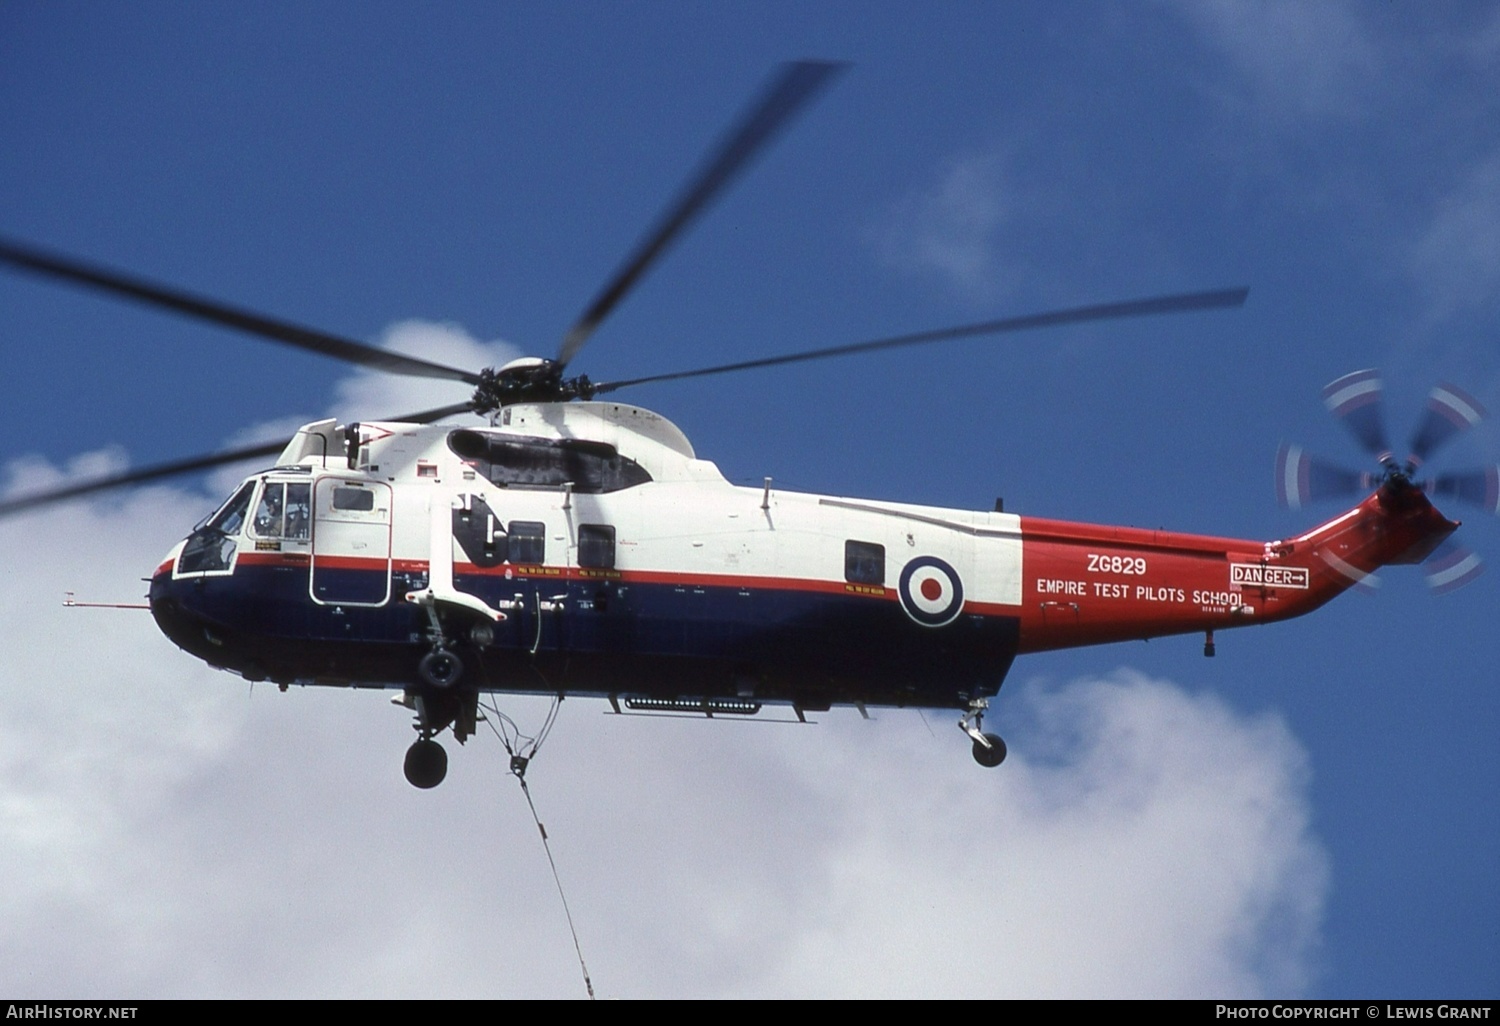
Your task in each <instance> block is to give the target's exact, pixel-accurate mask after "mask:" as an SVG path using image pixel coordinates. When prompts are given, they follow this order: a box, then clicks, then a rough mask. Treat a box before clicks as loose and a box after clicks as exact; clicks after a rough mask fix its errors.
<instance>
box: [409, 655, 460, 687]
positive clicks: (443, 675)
mask: <svg viewBox="0 0 1500 1026" xmlns="http://www.w3.org/2000/svg"><path fill="white" fill-rule="evenodd" d="M417 672H418V673H420V674H421V675H422V679H423V680H425V681H426V682H427V683H429V684H431V685H432V686H433V687H435V688H447V687H452V686H453V684H454V682H456V681H457V680H458V678H459V677H461V676H463V672H464V664H463V661H462V660H460V659H459V658H458V656H456V655H454V654H453V653H452V652H450V651H448V650H447V649H446V648H435V649H433V650H432V651H431V652H428V653H427V654H426V655H424V656H423V657H422V661H421V662H420V663H418V664H417Z"/></svg>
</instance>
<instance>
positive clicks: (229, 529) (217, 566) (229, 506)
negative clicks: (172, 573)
mask: <svg viewBox="0 0 1500 1026" xmlns="http://www.w3.org/2000/svg"><path fill="white" fill-rule="evenodd" d="M255 484H256V483H255V482H254V481H246V482H245V483H244V484H242V485H240V490H239V491H237V492H235V493H234V495H233V496H232V497H231V498H230V500H229V501H228V502H226V503H224V505H223V506H220V507H219V511H218V512H217V513H215V514H214V515H213V516H211V517H209V518H208V520H207V522H205V523H204V524H203V526H202V527H199V528H198V529H197V530H195V531H194V532H193V533H192V534H191V535H189V536H188V540H187V544H186V545H184V546H183V547H182V555H180V556H178V557H177V572H178V573H179V574H202V573H214V572H222V571H224V570H228V569H229V564H230V563H232V562H233V561H234V552H235V549H236V548H238V546H239V536H240V530H241V528H243V527H244V526H245V517H246V515H247V514H249V512H250V497H251V496H252V495H254V494H255Z"/></svg>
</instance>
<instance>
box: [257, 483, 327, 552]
mask: <svg viewBox="0 0 1500 1026" xmlns="http://www.w3.org/2000/svg"><path fill="white" fill-rule="evenodd" d="M311 525H312V485H311V484H308V483H306V482H292V483H286V482H282V481H269V482H267V483H266V486H265V488H264V489H263V490H262V491H261V493H260V503H259V504H258V505H257V506H256V507H255V517H254V519H253V520H252V522H251V528H250V529H251V531H252V532H253V533H255V534H256V535H258V536H259V537H261V538H285V539H287V540H289V541H307V538H308V531H309V529H310V527H311Z"/></svg>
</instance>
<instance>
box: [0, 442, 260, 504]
mask: <svg viewBox="0 0 1500 1026" xmlns="http://www.w3.org/2000/svg"><path fill="white" fill-rule="evenodd" d="M288 441H289V440H288V439H282V440H281V441H279V442H262V443H260V444H258V445H247V446H245V447H244V448H241V449H230V450H228V451H226V452H216V453H210V454H209V455H206V456H191V457H189V458H187V459H183V460H174V461H172V462H171V463H158V464H157V465H156V466H154V467H142V468H140V469H139V470H127V471H125V472H123V473H120V474H111V475H109V476H108V477H98V478H95V479H94V480H92V481H84V482H81V483H79V484H73V485H67V486H66V487H63V488H54V489H52V490H51V491H46V492H39V493H37V494H35V495H26V496H22V497H21V498H19V499H10V500H9V501H6V502H0V517H4V516H9V515H10V514H12V513H21V512H23V511H25V510H28V509H35V508H37V507H38V506H50V505H52V504H53V503H56V502H64V501H66V500H68V499H76V498H79V497H80V496H83V495H92V494H94V493H95V492H107V491H110V490H111V489H115V488H126V487H129V486H130V485H138V484H145V483H146V482H147V481H157V480H160V479H161V478H166V477H177V476H178V475H181V474H191V473H193V472H194V471H198V470H211V469H213V468H214V467H222V466H224V465H226V464H229V463H240V462H243V461H244V460H250V459H256V458H258V457H265V456H275V455H277V454H278V453H280V452H281V450H283V449H285V448H286V446H287V442H288Z"/></svg>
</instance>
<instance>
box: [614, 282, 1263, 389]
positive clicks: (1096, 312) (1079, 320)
mask: <svg viewBox="0 0 1500 1026" xmlns="http://www.w3.org/2000/svg"><path fill="white" fill-rule="evenodd" d="M1249 294H1250V290H1249V289H1248V288H1236V289H1215V290H1213V291H1209V292H1182V293H1177V294H1175V295H1170V296H1153V297H1151V298H1149V299H1132V300H1127V301H1125V302H1121V303H1097V304H1094V305H1092V306H1075V307H1069V308H1068V309H1066V310H1051V311H1048V312H1046V313H1037V314H1026V315H1024V316H1021V317H1003V318H1001V319H1000V320H996V321H983V322H981V323H979V324H966V325H963V326H961V327H957V328H940V329H938V330H936V331H919V332H916V333H914V334H911V335H896V336H894V337H892V338H883V339H877V340H875V341H873V342H856V343H853V344H852V345H846V346H831V347H829V348H827V349H810V350H808V351H806V352H801V353H788V354H786V355H784V356H768V357H765V358H764V359H760V360H742V361H740V362H739V363H726V364H723V365H721V366H718V367H703V368H700V369H698V370H690V371H676V372H674V373H672V374H654V375H652V376H651V377H647V378H630V379H628V380H624V381H606V382H603V383H602V384H598V385H595V386H594V392H595V393H596V394H597V393H601V392H613V391H615V390H616V389H619V388H625V387H627V386H629V385H644V384H646V383H647V382H652V381H675V380H677V379H678V378H698V377H704V376H706V375H709V374H728V373H730V372H731V371H742V370H754V369H755V368H757V367H775V366H777V365H779V364H784V363H801V362H802V361H804V360H825V359H829V358H831V357H835V356H854V355H856V354H859V353H872V352H875V351H876V350H879V349H897V348H900V347H901V346H919V345H927V344H929V343H932V342H951V341H954V340H956V339H961V338H973V337H975V336H979V335H1004V334H1008V333H1010V332H1013V331H1029V330H1031V329H1033V328H1051V327H1056V326H1060V325H1064V324H1084V323H1088V322H1090V321H1109V320H1116V319H1120V318H1125V317H1144V316H1148V315H1151V314H1168V313H1184V312H1187V311H1189V310H1214V309H1218V308H1220V307H1235V306H1243V305H1244V303H1245V298H1246V297H1247V296H1248V295H1249Z"/></svg>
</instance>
